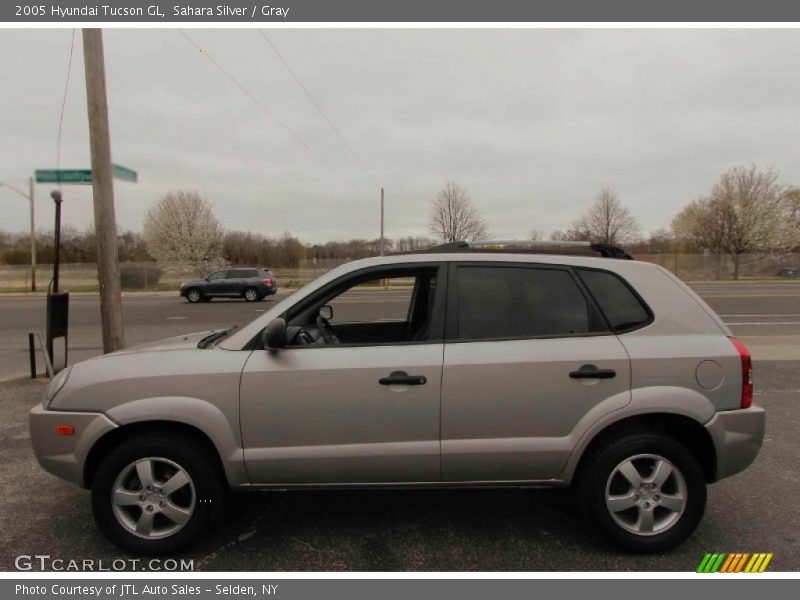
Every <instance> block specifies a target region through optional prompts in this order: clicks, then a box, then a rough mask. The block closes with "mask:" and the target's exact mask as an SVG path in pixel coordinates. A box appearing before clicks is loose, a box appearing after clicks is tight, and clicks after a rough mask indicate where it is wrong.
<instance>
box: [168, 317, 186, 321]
mask: <svg viewBox="0 0 800 600" xmlns="http://www.w3.org/2000/svg"><path fill="white" fill-rule="evenodd" d="M188 318H189V317H167V321H176V320H178V319H188Z"/></svg>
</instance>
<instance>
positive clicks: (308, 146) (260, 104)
mask: <svg viewBox="0 0 800 600" xmlns="http://www.w3.org/2000/svg"><path fill="white" fill-rule="evenodd" d="M178 32H179V33H180V34H181V35H182V36H183V37H185V38H186V39H187V41H188V42H189V43H190V44H191V45H192V46H194V47H195V48H196V49H197V50H198V51H199V52H200V53H201V54H202V55H203V56H205V57H206V58H207V59H208V60H209V61H210V62H211V64H213V65H214V66H215V67H216V68H217V69H219V70H220V71H221V72H222V74H223V75H225V77H227V78H228V79H229V80H230V81H231V83H233V84H234V85H235V86H236V87H237V88H239V90H240V91H241V92H242V93H243V94H245V95H246V96H247V97H248V98H250V100H252V101H253V102H254V103H255V104H256V106H258V107H259V108H260V109H261V111H262V112H263V113H264V114H266V115H267V116H268V117H269V118H270V119H271V120H273V121H274V122H275V123H277V124H278V125H280V126H281V127H282V128H283V129H284V131H286V133H288V134H289V135H290V136H291V137H292V138H293V139H294V140H295V141H296V142H297V143H298V144H300V145H301V146H302V147H303V148H305V149H306V150H307V151H308V152H309V153H310V154H311V155H313V156H314V157H315V158H316V159H317V160H318V161H320V162H321V163H322V164H323V165H325V167H327V168H328V169H329V170H330V171H332V172H333V173H334V174H336V175H338V176H339V177H340V178H341V179H342V180H343V181H344V182H345V183H347V185H348V186H350V187H351V188H352V189H354V190H355V191H356V192H358V194H359V195H360V196H363V197H364V198H365V199H366V197H367V195H366V194H365V193H364V192H363V191H362V190H361V189H360V188H359V187H358V186H357V185H356V184H354V183H353V182H352V181H350V180H349V179H348V178H347V177H345V175H344V173H342V172H341V171H340V170H339V169H337V168H336V167H335V166H334V165H332V164H331V163H329V162H328V161H327V160H325V158H324V157H323V156H322V155H320V154H319V153H318V152H317V151H316V150H315V149H314V147H313V146H311V144H309V143H308V142H307V141H305V140H304V139H303V138H301V137H300V136H299V135H298V134H296V133H295V132H294V131H293V130H292V129H291V127H289V126H288V125H287V124H286V123H284V122H283V121H282V120H281V119H279V118H278V117H277V116H276V115H275V113H274V112H272V111H271V110H270V109H269V108H268V107H267V106H266V105H265V104H264V103H263V102H261V100H259V99H258V98H257V97H256V96H255V95H253V94H252V93H251V92H250V91H249V90H248V89H247V88H245V87H244V86H243V85H242V84H241V83H240V82H239V80H238V79H236V78H235V77H234V76H233V75H231V74H230V73H229V72H228V71H227V70H226V69H225V67H223V66H222V65H221V64H220V63H219V62H217V61H216V60H215V59H214V57H213V56H211V55H210V54H209V53H208V51H207V50H205V49H204V48H203V47H201V46H200V45H199V44H198V43H197V42H195V41H194V40H193V39H192V38H191V37H190V36H189V35H188V34H187V33H186V32H185V31H183V30H182V29H178Z"/></svg>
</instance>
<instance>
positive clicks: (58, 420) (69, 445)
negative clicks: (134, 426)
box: [29, 405, 117, 486]
mask: <svg viewBox="0 0 800 600" xmlns="http://www.w3.org/2000/svg"><path fill="white" fill-rule="evenodd" d="M57 425H72V426H73V427H74V428H75V433H74V434H73V435H69V436H65V435H58V434H57V433H56V426H57ZM29 427H30V433H31V443H32V444H33V453H34V454H35V455H36V460H38V461H39V464H40V465H42V468H44V470H45V471H47V472H48V473H52V474H53V475H55V476H56V477H61V478H62V479H66V480H67V481H71V482H73V483H77V484H78V485H80V486H83V485H84V480H83V469H84V465H85V463H86V457H87V456H88V454H89V450H91V448H92V446H93V445H94V443H95V442H96V441H97V440H98V439H99V438H100V437H101V436H103V435H104V434H106V433H107V432H109V431H111V430H112V429H115V428H116V427H117V424H116V423H114V422H113V421H112V420H111V419H109V418H108V417H106V416H105V415H103V414H100V413H83V412H67V411H57V410H47V409H45V408H43V407H42V406H41V405H36V406H35V407H34V408H33V409H32V410H31V412H30V418H29Z"/></svg>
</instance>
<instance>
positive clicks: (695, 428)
mask: <svg viewBox="0 0 800 600" xmlns="http://www.w3.org/2000/svg"><path fill="white" fill-rule="evenodd" d="M647 431H650V432H658V433H662V434H665V435H668V436H670V437H672V438H673V439H675V440H677V441H678V442H680V443H681V444H683V445H684V446H686V448H687V449H688V450H689V452H691V453H692V455H694V456H695V458H697V461H698V462H699V463H700V467H701V468H702V470H703V474H704V475H705V478H706V482H708V483H712V482H714V481H716V472H717V454H716V447H715V445H714V440H713V438H712V437H711V434H710V433H709V432H708V430H707V429H706V428H705V427H704V426H703V424H702V423H700V422H699V421H697V420H696V419H694V418H692V417H690V416H687V415H686V414H682V413H677V412H653V413H641V414H636V415H630V416H626V417H623V418H621V419H618V420H616V421H614V422H612V423H609V424H607V425H606V426H605V427H603V428H601V429H600V430H599V431H597V432H595V433H594V434H593V435H592V436H591V438H590V439H589V440H587V441H586V442H585V444H584V446H583V450H582V451H580V453H579V454H577V453H576V454H577V456H576V457H574V458H575V460H571V461H570V463H569V464H568V465H567V467H565V473H564V475H565V480H570V479H571V480H572V481H576V480H577V479H579V478H580V475H581V472H582V471H581V470H582V467H583V466H585V465H586V463H587V462H588V458H589V457H590V456H592V455H593V454H594V453H596V452H597V451H598V449H599V448H601V447H603V446H604V445H606V444H607V443H609V442H610V441H611V440H614V439H617V438H619V437H621V436H623V435H627V434H630V433H640V432H647Z"/></svg>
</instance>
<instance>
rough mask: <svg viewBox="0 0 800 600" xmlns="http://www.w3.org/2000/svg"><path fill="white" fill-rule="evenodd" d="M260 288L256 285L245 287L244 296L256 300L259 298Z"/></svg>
mask: <svg viewBox="0 0 800 600" xmlns="http://www.w3.org/2000/svg"><path fill="white" fill-rule="evenodd" d="M258 296H259V294H258V290H257V289H256V288H254V287H249V288H245V290H244V292H242V297H243V298H244V299H245V300H247V301H248V302H255V301H257V300H258V299H259V297H258Z"/></svg>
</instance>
